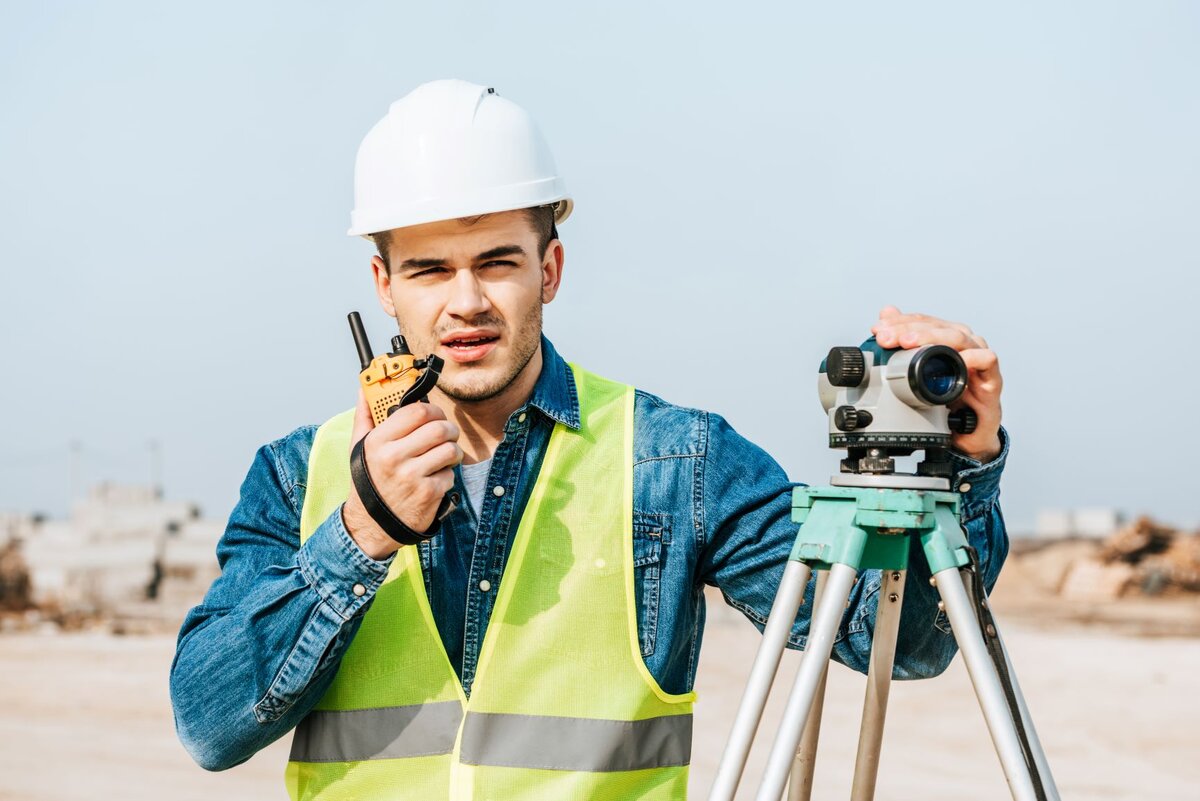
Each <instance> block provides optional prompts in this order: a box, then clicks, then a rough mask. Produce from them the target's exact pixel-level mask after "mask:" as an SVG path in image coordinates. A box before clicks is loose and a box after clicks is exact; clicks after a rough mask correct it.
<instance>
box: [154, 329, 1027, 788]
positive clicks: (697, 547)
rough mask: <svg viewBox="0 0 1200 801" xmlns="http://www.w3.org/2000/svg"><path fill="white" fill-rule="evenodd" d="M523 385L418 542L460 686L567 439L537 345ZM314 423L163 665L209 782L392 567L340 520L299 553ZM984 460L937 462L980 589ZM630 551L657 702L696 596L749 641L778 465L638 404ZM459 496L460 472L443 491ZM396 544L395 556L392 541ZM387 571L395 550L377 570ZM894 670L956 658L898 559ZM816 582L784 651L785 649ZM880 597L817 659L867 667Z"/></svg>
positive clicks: (274, 722)
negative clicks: (553, 442) (555, 441)
mask: <svg viewBox="0 0 1200 801" xmlns="http://www.w3.org/2000/svg"><path fill="white" fill-rule="evenodd" d="M542 356H543V367H542V373H541V375H540V376H539V378H538V381H537V383H536V385H535V387H534V390H533V392H532V394H531V395H530V397H529V400H528V402H527V403H525V404H524V405H523V406H521V408H519V409H517V410H516V411H514V412H513V413H512V415H511V416H510V417H509V419H508V422H507V425H506V426H505V429H504V439H503V441H502V442H501V443H500V445H499V446H498V447H497V449H496V452H495V454H494V455H493V459H492V465H491V470H490V473H489V475H488V480H487V488H486V491H485V493H484V501H483V506H482V509H481V511H480V514H479V516H478V517H476V514H475V512H474V511H473V510H472V509H471V506H470V504H468V503H465V502H462V503H459V505H458V508H457V509H456V510H455V511H454V512H452V513H451V514H450V515H449V516H448V517H447V518H446V519H445V520H444V521H443V523H442V528H441V530H440V532H439V533H438V534H437V535H436V536H434V537H433V538H432V539H431V540H429V541H428V542H425V543H422V544H421V545H418V546H416V547H417V548H418V549H419V554H420V561H421V568H422V572H423V574H424V579H425V589H426V592H427V594H428V596H429V602H430V606H431V607H432V610H433V616H434V620H435V622H436V624H437V627H438V631H439V632H440V634H441V638H442V641H443V643H444V644H445V648H446V652H447V653H448V654H449V656H450V661H451V663H452V664H453V665H454V668H455V670H456V671H457V672H458V674H459V677H460V679H461V681H462V684H463V687H464V689H465V690H466V691H467V692H468V693H469V692H470V688H471V685H472V683H473V681H474V678H475V671H476V669H477V663H478V659H479V653H480V649H481V646H482V644H483V638H484V635H485V634H486V632H487V625H488V619H489V617H490V616H491V611H492V605H493V603H494V602H495V599H496V595H497V590H498V589H499V587H500V582H501V581H502V580H503V575H504V565H505V562H506V560H507V557H508V554H509V552H510V550H511V547H512V539H513V535H514V533H515V532H516V530H517V523H518V521H519V520H520V517H521V512H522V510H523V508H524V506H525V502H526V500H527V498H528V497H529V494H530V490H531V489H532V487H533V484H534V481H535V480H536V478H537V474H538V469H539V467H540V464H541V461H542V457H543V455H544V453H545V451H546V445H547V442H548V441H549V438H550V431H551V429H552V428H553V426H554V425H555V424H561V425H564V426H568V427H570V428H578V427H579V399H578V397H577V396H576V391H575V384H574V381H573V379H572V377H571V372H570V367H569V366H568V365H567V364H566V363H565V362H564V361H563V360H562V358H561V357H559V355H558V354H557V353H556V352H555V350H554V348H553V347H552V346H551V345H550V343H549V341H547V340H546V339H545V338H543V339H542ZM316 428H317V427H316V426H306V427H303V428H299V429H297V430H296V431H293V432H292V433H291V434H289V435H287V436H286V437H283V438H282V439H279V440H276V441H274V442H272V443H270V444H268V445H265V446H263V447H262V448H260V449H259V451H258V453H257V454H256V456H255V458H254V462H253V464H251V466H250V471H249V473H248V475H247V476H246V479H245V482H244V483H243V484H242V489H241V499H240V501H239V502H238V504H237V506H236V508H235V509H234V510H233V514H232V515H231V516H230V519H229V523H228V526H227V528H226V530H225V533H224V536H223V537H222V538H221V541H220V543H219V544H218V545H217V558H218V560H219V561H220V564H221V571H222V572H221V576H220V577H219V578H218V579H217V580H216V581H215V582H214V583H213V585H212V587H211V588H210V589H209V591H208V593H207V595H206V596H205V597H204V600H203V602H202V603H201V604H200V605H199V606H197V607H195V608H194V609H192V610H191V612H190V613H189V614H188V616H187V618H186V619H185V621H184V623H183V627H182V629H181V631H180V633H179V641H178V645H177V648H176V653H175V661H174V663H173V665H172V667H171V698H172V703H173V705H174V709H175V723H176V729H177V731H178V733H179V737H180V739H181V741H182V742H183V744H184V746H185V747H186V748H187V749H188V751H189V752H190V753H191V754H192V756H193V757H194V758H195V759H196V761H197V762H198V763H199V764H200V765H202V766H203V767H205V768H208V769H210V770H220V769H224V768H228V767H231V766H233V765H236V764H238V763H240V762H243V761H245V760H246V759H249V758H250V757H251V756H252V755H253V754H254V753H255V752H257V751H258V750H259V749H261V748H263V747H264V746H266V745H268V744H269V743H271V742H273V741H274V740H276V739H278V738H279V737H282V736H283V735H284V734H286V733H287V732H288V731H290V730H291V729H292V728H293V727H295V725H296V724H297V723H298V722H299V721H300V720H301V719H302V718H303V717H304V716H305V715H306V714H307V713H308V711H309V710H310V709H311V708H312V707H313V706H314V705H315V704H316V703H317V701H318V700H319V699H320V698H321V696H322V694H323V693H324V692H325V690H326V689H327V688H328V686H329V684H330V682H331V681H332V679H333V676H334V674H335V673H336V672H337V666H338V664H339V662H340V660H341V657H342V654H343V653H345V650H346V648H347V646H348V645H349V643H350V641H351V640H352V639H353V637H354V634H355V632H356V631H357V630H358V627H359V624H360V623H361V622H362V617H363V614H364V613H365V612H366V611H367V610H368V609H369V608H370V605H371V600H372V598H373V597H374V595H375V592H376V590H378V588H379V587H380V585H381V584H382V583H383V581H384V579H385V577H386V576H387V572H388V566H389V564H390V563H391V558H389V559H387V560H384V561H376V560H374V559H371V558H370V557H368V556H367V555H366V554H364V553H363V552H362V550H361V549H360V548H359V547H358V545H357V544H356V543H355V542H354V540H353V539H352V538H351V537H350V535H349V534H348V533H347V531H346V529H345V526H344V524H343V522H342V517H341V514H340V510H339V511H335V512H334V513H333V514H331V515H330V516H329V518H328V519H327V520H325V521H324V522H323V523H321V524H320V525H319V526H318V527H317V529H316V530H315V532H314V533H313V534H312V536H311V537H310V538H309V539H308V540H307V541H306V542H305V543H304V544H303V545H300V536H299V532H300V510H301V508H302V507H303V505H304V492H305V481H306V479H307V472H308V456H309V451H310V449H311V447H312V441H313V435H314V434H315V432H316ZM1001 440H1002V444H1003V448H1002V452H1001V454H1000V455H999V456H998V457H997V458H996V459H995V460H993V461H992V462H990V463H989V464H987V465H981V464H980V463H978V462H976V461H974V460H971V459H968V458H966V457H963V456H960V455H957V454H955V455H953V457H952V458H953V459H954V460H955V466H956V470H957V473H956V475H955V476H954V478H953V480H952V487H953V488H954V489H955V490H956V491H961V492H962V501H963V503H962V521H963V525H964V527H965V529H966V531H967V534H968V537H969V539H970V542H971V544H972V545H973V546H974V547H975V548H976V549H977V550H978V552H979V557H980V560H981V565H982V571H983V575H984V580H985V583H986V585H987V587H988V588H989V589H990V588H991V587H992V585H993V584H994V583H995V580H996V577H997V575H998V573H999V571H1000V566H1001V564H1002V563H1003V561H1004V558H1005V556H1006V554H1007V551H1008V542H1007V536H1006V534H1005V530H1004V522H1003V518H1002V517H1001V515H1000V507H999V501H998V498H999V481H1000V473H1001V470H1002V469H1003V464H1004V460H1005V457H1006V455H1007V452H1008V437H1007V434H1006V433H1005V432H1003V431H1002V432H1001ZM633 449H634V467H633V479H634V498H633V505H634V509H633V550H634V553H633V556H634V584H635V596H636V608H637V628H638V638H639V641H640V644H641V652H642V657H643V659H644V661H645V663H646V666H647V668H648V669H649V671H650V673H651V674H652V675H653V676H654V678H655V679H656V680H657V681H658V682H659V684H660V685H661V686H662V688H663V689H664V690H666V691H667V692H671V693H683V692H687V691H689V690H691V688H692V685H693V681H694V679H695V673H696V663H697V660H698V658H699V653H700V644H701V639H702V634H703V630H704V613H705V608H704V593H703V588H704V585H712V586H715V587H717V588H719V589H720V591H721V593H722V595H723V596H724V598H725V601H726V602H727V603H728V604H730V605H731V606H733V607H735V608H736V609H738V610H740V611H741V612H742V613H743V614H744V615H745V616H746V617H747V618H748V619H749V620H750V622H751V623H753V624H754V625H755V626H757V627H758V628H759V629H760V630H761V629H762V628H763V625H764V623H765V622H766V619H767V615H768V613H769V612H770V609H771V604H772V602H773V600H774V597H775V590H776V588H777V586H778V584H779V581H780V579H781V577H782V575H783V568H784V565H785V562H786V560H787V557H788V554H789V553H790V550H791V547H792V543H793V541H794V539H795V536H796V531H797V526H796V524H794V523H792V522H791V494H792V493H791V490H792V488H793V487H794V486H796V484H794V483H792V482H789V481H788V478H787V476H786V475H785V473H784V471H783V469H782V468H781V467H780V466H779V465H778V464H777V463H776V462H775V460H774V459H772V458H771V457H770V456H768V455H767V454H766V453H765V452H764V451H763V450H762V449H760V448H759V447H757V446H756V445H754V444H752V443H750V442H749V441H747V440H746V439H744V438H743V437H741V436H739V435H738V434H737V433H736V432H735V431H734V430H733V429H732V428H731V427H730V426H729V424H728V423H727V422H725V420H724V419H722V418H721V417H719V416H718V415H716V414H712V413H709V412H704V411H699V410H695V409H685V408H681V407H679V406H674V405H672V404H670V403H667V402H666V401H664V400H662V399H660V398H658V397H655V396H654V395H650V394H648V393H645V392H641V391H638V392H637V393H636V395H635V400H634V444H633ZM454 491H455V492H457V493H459V495H460V497H462V496H465V491H464V488H463V485H462V475H461V471H460V470H458V469H456V470H455V488H454ZM406 547H411V546H406ZM392 558H394V557H392ZM910 574H911V575H910V580H909V581H906V582H905V583H906V586H907V588H908V589H907V591H906V595H905V599H904V606H903V611H902V613H901V620H900V635H899V642H898V645H897V649H896V667H895V673H894V675H895V676H896V678H900V679H910V678H921V677H927V676H934V675H936V674H938V673H940V672H941V671H942V670H944V669H945V668H946V666H947V665H948V664H949V663H950V660H951V659H952V658H953V656H954V653H955V651H956V646H955V643H954V639H953V637H952V636H951V634H950V627H949V624H948V622H947V620H946V618H945V615H944V613H939V612H938V608H937V601H938V596H937V595H936V592H935V591H934V590H933V588H931V587H930V586H929V582H928V578H929V570H928V567H927V566H926V565H925V564H924V560H923V559H922V558H917V559H913V560H912V562H911V567H910ZM814 584H815V581H810V582H809V586H808V588H807V593H806V603H805V604H804V605H803V606H801V608H800V613H799V616H798V618H797V620H796V623H795V625H794V627H793V629H792V633H791V636H790V638H789V642H788V644H789V647H792V648H803V647H804V644H805V640H806V635H807V633H808V624H809V617H808V615H809V610H811V609H812V601H813V589H814ZM879 587H880V574H879V572H878V571H864V573H863V574H862V575H861V576H860V577H859V579H858V581H857V582H856V584H855V586H854V589H853V591H852V594H851V596H850V604H849V606H848V607H847V610H846V613H845V615H844V617H843V619H842V622H841V627H840V630H839V631H838V634H837V638H836V642H835V644H834V648H833V657H834V658H835V659H836V660H838V661H839V662H842V663H843V664H845V665H848V666H849V667H851V668H853V669H855V670H858V671H860V672H864V673H865V672H866V669H867V662H868V657H869V655H870V649H871V632H872V629H873V624H874V616H875V609H876V602H877V600H878V594H879Z"/></svg>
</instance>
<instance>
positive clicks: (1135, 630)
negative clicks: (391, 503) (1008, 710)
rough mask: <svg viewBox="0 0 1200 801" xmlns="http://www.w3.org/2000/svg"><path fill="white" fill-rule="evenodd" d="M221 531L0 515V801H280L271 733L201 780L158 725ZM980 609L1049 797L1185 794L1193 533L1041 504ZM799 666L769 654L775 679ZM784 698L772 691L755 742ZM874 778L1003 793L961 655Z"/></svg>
mask: <svg viewBox="0 0 1200 801" xmlns="http://www.w3.org/2000/svg"><path fill="white" fill-rule="evenodd" d="M222 530H223V523H222V522H221V521H217V520H214V519H211V518H206V517H204V516H203V514H202V512H201V510H200V509H199V508H198V507H197V506H196V505H195V504H192V503H188V502H181V501H176V500H168V499H165V498H164V497H163V496H162V493H161V492H159V491H158V490H157V489H155V488H154V487H149V486H122V485H115V484H103V485H98V486H96V487H94V488H93V489H92V490H91V491H90V492H89V493H88V494H87V495H86V497H84V498H83V499H82V500H80V501H78V502H77V503H76V504H75V505H74V506H73V508H72V510H71V513H70V515H69V516H67V517H66V518H63V519H51V518H48V517H45V516H40V515H30V514H7V515H4V516H2V517H0V610H2V611H0V671H2V675H4V677H5V680H4V682H0V742H3V743H4V748H3V749H0V801H3V800H4V799H13V800H14V801H16V800H17V799H20V801H68V800H73V799H85V798H93V797H95V796H97V795H100V796H106V795H110V794H111V795H117V794H119V795H120V796H121V797H124V798H134V799H139V798H146V799H150V798H155V799H157V798H161V797H163V796H164V795H166V794H168V793H170V794H171V796H172V797H174V798H177V799H182V800H184V801H186V799H192V798H195V799H207V798H213V797H222V798H230V799H243V798H244V799H251V798H253V799H259V798H279V799H283V798H284V797H285V793H284V789H283V782H282V772H283V767H284V764H285V762H286V760H287V749H288V743H287V739H288V738H284V739H283V740H281V741H279V742H277V743H275V744H273V745H271V746H269V747H268V748H266V749H265V750H263V751H262V752H260V753H259V754H258V755H257V756H255V757H254V758H253V759H251V760H250V761H249V762H247V763H245V764H243V765H240V766H238V767H236V768H234V769H232V770H230V771H227V772H224V773H221V774H208V773H205V772H204V771H202V770H201V769H200V768H198V767H197V766H196V765H195V764H193V763H192V762H191V760H190V758H189V757H188V756H187V754H186V753H185V752H184V751H183V749H182V747H181V746H180V745H179V743H178V741H177V739H176V737H175V734H174V731H173V721H172V716H171V708H170V700H169V698H168V693H167V675H168V672H169V667H170V662H171V658H172V654H173V650H174V634H175V632H176V631H177V630H178V626H179V624H180V622H181V621H182V619H183V616H184V615H185V614H186V612H187V610H188V609H189V608H190V607H191V606H192V605H194V604H196V603H199V602H200V600H201V598H202V597H203V594H204V592H205V590H206V589H207V587H208V586H209V584H210V583H211V582H212V580H213V579H214V578H215V577H216V576H217V575H218V573H219V569H218V565H217V561H216V557H215V549H216V544H217V541H218V540H219V538H220V535H221V533H222ZM992 601H993V607H994V609H995V610H996V612H997V615H998V616H999V618H1000V620H1001V622H1002V624H1003V625H1004V627H1005V639H1006V642H1007V643H1008V645H1009V648H1010V650H1011V652H1012V657H1013V661H1014V664H1015V665H1016V668H1017V671H1018V673H1019V675H1020V678H1021V682H1022V687H1023V690H1024V693H1025V695H1026V697H1027V699H1028V700H1029V703H1030V706H1031V709H1032V712H1033V715H1034V718H1035V720H1036V721H1037V723H1038V727H1039V734H1040V735H1041V739H1042V740H1043V744H1044V746H1045V748H1046V751H1047V754H1048V756H1049V758H1050V761H1051V764H1052V766H1053V768H1054V771H1055V778H1056V780H1057V782H1058V785H1059V788H1060V790H1061V791H1062V794H1063V797H1066V798H1072V799H1129V801H1134V800H1135V799H1145V798H1172V799H1174V798H1195V797H1196V795H1195V787H1196V786H1198V784H1200V766H1197V765H1196V764H1195V761H1194V759H1192V758H1191V756H1193V755H1194V750H1195V745H1194V744H1195V736H1194V733H1193V728H1192V721H1193V720H1194V719H1196V718H1197V717H1200V700H1197V696H1196V694H1195V692H1194V676H1195V675H1196V674H1197V672H1200V533H1198V532H1193V531H1181V530H1178V529H1176V528H1173V527H1170V526H1167V525H1163V524H1160V523H1156V522H1155V521H1153V520H1152V519H1150V518H1146V517H1142V518H1139V519H1136V520H1133V521H1130V522H1125V521H1123V520H1121V518H1120V516H1119V515H1117V514H1115V513H1113V512H1111V511H1108V510H1074V511H1066V512H1058V511H1048V512H1045V513H1043V514H1040V515H1038V523H1037V530H1036V532H1034V533H1031V534H1030V535H1029V536H1024V537H1013V538H1012V540H1011V550H1010V555H1009V558H1008V562H1007V563H1006V565H1005V568H1004V571H1003V573H1002V575H1001V578H1000V582H999V584H998V585H997V587H996V590H995V592H994V593H993V595H992ZM707 608H708V623H707V627H706V630H705V637H704V647H703V649H702V652H701V658H700V663H699V668H698V671H697V684H696V690H697V693H698V696H699V699H700V700H699V703H698V704H697V707H696V721H695V725H696V728H695V732H696V733H695V740H694V746H693V754H692V772H691V787H692V795H693V797H695V798H702V797H704V795H705V794H706V792H707V789H708V787H709V785H710V783H711V781H712V778H713V775H714V771H715V768H716V764H717V761H718V759H719V757H720V753H721V749H722V748H723V745H724V742H725V738H726V736H727V735H728V731H729V728H728V727H729V725H730V722H731V721H732V718H733V714H734V710H735V709H736V706H737V703H738V700H739V698H740V695H741V691H742V688H743V686H744V684H745V680H746V676H747V674H748V672H749V668H750V663H751V660H752V658H753V653H754V649H755V648H756V647H757V643H758V641H759V637H758V634H757V632H756V631H755V629H754V628H753V627H752V626H750V625H749V624H748V623H747V622H746V620H745V619H744V618H743V617H742V616H741V615H740V614H739V613H738V612H736V611H735V610H733V609H731V608H729V607H728V606H726V605H725V604H724V603H723V600H722V599H721V597H720V594H719V593H718V592H716V591H711V592H709V593H708V594H707ZM801 658H802V657H801V655H800V654H797V653H792V652H789V653H788V654H787V655H786V657H785V660H784V665H783V668H782V670H783V672H784V673H785V674H786V673H787V672H788V671H794V669H795V667H796V665H797V664H798V662H799V659H801ZM863 683H864V677H862V676H860V675H859V674H856V673H853V672H851V671H849V670H846V669H844V668H841V667H840V666H835V667H834V668H833V669H832V670H831V671H830V675H829V690H828V695H827V700H826V713H825V724H824V727H823V730H822V736H821V749H822V751H821V754H820V756H819V758H818V769H817V774H816V783H817V786H816V789H815V790H814V796H813V797H814V798H815V799H837V798H846V797H847V796H848V793H849V779H850V776H851V773H852V766H853V762H854V753H855V752H854V749H855V743H856V740H857V734H858V722H859V713H860V710H861V705H862V697H863V695H862V694H863ZM788 684H790V681H789V680H788V679H787V677H786V675H785V676H784V677H782V678H781V680H780V681H779V682H777V690H776V694H775V695H773V697H772V700H771V702H770V704H769V706H768V710H767V713H766V717H765V719H764V729H763V731H764V732H770V731H773V729H772V728H771V726H772V725H773V724H774V723H775V722H777V721H778V717H779V710H780V709H781V707H782V705H783V697H782V693H783V692H786V687H787V685H788ZM780 688H782V689H780ZM915 732H919V733H920V736H919V737H914V736H912V735H913V734H914V733H915ZM769 745H770V738H769V737H768V736H766V735H760V737H759V742H757V743H756V744H755V749H754V751H753V752H752V753H751V759H750V761H749V763H748V767H747V777H748V778H747V779H746V780H745V781H744V782H743V787H742V788H741V790H740V792H739V795H738V798H739V799H740V798H750V797H753V792H754V790H755V789H756V786H757V782H756V780H755V779H754V778H753V777H756V776H757V775H758V774H759V772H761V769H762V766H763V764H764V762H765V754H766V751H767V749H768V748H769ZM950 753H953V754H954V759H953V760H951V761H949V762H948V761H947V759H946V756H945V755H946V754H950ZM64 764H66V765H69V766H70V768H69V769H67V770H63V769H62V767H61V766H62V765H64ZM880 782H881V783H880V788H881V789H880V797H885V798H898V799H908V798H921V799H922V801H939V800H944V801H951V799H962V798H972V799H1005V798H1008V797H1009V796H1008V792H1007V788H1006V785H1005V782H1004V778H1003V775H1002V773H1001V772H1000V768H999V765H998V762H997V760H996V756H995V753H994V751H992V748H991V742H990V739H989V737H988V734H987V731H986V728H985V727H984V724H983V721H982V717H981V715H980V713H979V709H978V706H977V705H976V701H975V697H974V695H973V692H972V690H971V685H970V681H969V679H968V676H967V675H966V671H965V670H964V669H963V667H962V662H961V660H958V659H956V660H955V662H954V663H953V664H952V665H951V666H950V669H949V670H948V671H947V672H946V674H945V675H944V676H942V677H939V678H937V679H933V680H930V681H917V682H899V683H897V684H896V685H894V686H893V689H892V703H891V708H890V710H889V715H888V724H887V730H886V733H885V742H884V752H883V761H882V763H881V769H880ZM884 788H886V790H885V789H884Z"/></svg>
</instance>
